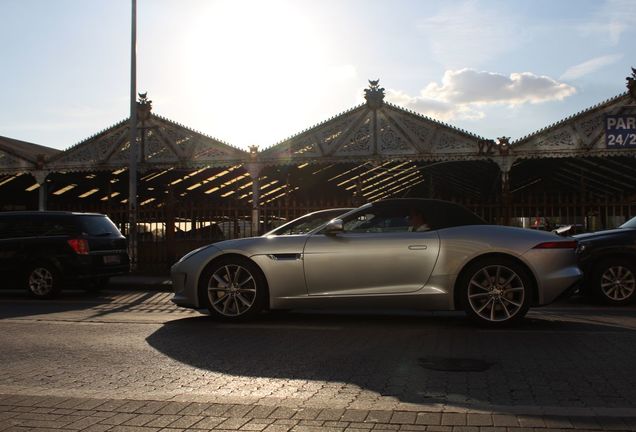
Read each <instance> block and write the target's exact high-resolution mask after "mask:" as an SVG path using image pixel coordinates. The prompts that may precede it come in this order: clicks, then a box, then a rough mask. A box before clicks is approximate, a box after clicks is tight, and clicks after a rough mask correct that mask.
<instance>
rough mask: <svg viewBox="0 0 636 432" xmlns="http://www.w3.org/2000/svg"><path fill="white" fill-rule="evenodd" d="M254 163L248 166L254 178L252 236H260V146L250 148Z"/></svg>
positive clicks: (248, 170)
mask: <svg viewBox="0 0 636 432" xmlns="http://www.w3.org/2000/svg"><path fill="white" fill-rule="evenodd" d="M250 156H251V159H252V162H251V163H249V164H248V165H247V172H248V173H249V175H250V177H252V235H253V236H257V235H259V234H260V192H261V185H260V182H259V180H258V178H259V176H260V174H261V166H260V164H259V163H258V162H257V159H258V146H250Z"/></svg>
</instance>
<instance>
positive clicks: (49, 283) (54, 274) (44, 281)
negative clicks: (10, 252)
mask: <svg viewBox="0 0 636 432" xmlns="http://www.w3.org/2000/svg"><path fill="white" fill-rule="evenodd" d="M60 279H61V277H60V274H59V272H58V271H57V268H55V266H54V265H52V264H49V263H35V264H32V265H31V266H29V267H28V269H27V271H26V274H25V284H26V288H27V291H28V292H29V294H30V295H32V296H33V297H36V298H42V299H46V298H52V297H55V296H56V295H58V294H59V293H60V290H61V280H60Z"/></svg>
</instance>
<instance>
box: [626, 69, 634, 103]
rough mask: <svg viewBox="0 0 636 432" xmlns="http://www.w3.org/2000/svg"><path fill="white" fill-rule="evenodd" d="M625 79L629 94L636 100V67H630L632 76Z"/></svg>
mask: <svg viewBox="0 0 636 432" xmlns="http://www.w3.org/2000/svg"><path fill="white" fill-rule="evenodd" d="M625 79H626V80H627V90H628V91H629V94H630V96H631V97H632V98H633V99H635V100H636V69H634V68H632V76H631V77H626V78H625Z"/></svg>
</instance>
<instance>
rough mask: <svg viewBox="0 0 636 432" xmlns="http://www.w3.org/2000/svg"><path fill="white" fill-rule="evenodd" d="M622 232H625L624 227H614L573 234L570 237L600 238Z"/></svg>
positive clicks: (579, 238) (580, 238) (583, 238)
mask: <svg viewBox="0 0 636 432" xmlns="http://www.w3.org/2000/svg"><path fill="white" fill-rule="evenodd" d="M622 234H625V229H623V228H616V229H611V230H603V231H595V232H591V233H585V234H575V235H573V236H572V237H574V238H575V239H577V240H594V239H600V238H604V237H611V236H614V235H622Z"/></svg>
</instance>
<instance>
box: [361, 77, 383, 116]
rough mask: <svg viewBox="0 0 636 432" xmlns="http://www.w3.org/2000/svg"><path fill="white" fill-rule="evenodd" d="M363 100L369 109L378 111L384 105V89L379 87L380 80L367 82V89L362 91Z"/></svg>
mask: <svg viewBox="0 0 636 432" xmlns="http://www.w3.org/2000/svg"><path fill="white" fill-rule="evenodd" d="M364 98H365V99H366V100H367V105H369V108H371V109H378V108H380V107H381V106H382V104H383V103H384V88H383V87H380V80H379V79H377V80H369V88H368V89H364Z"/></svg>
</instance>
